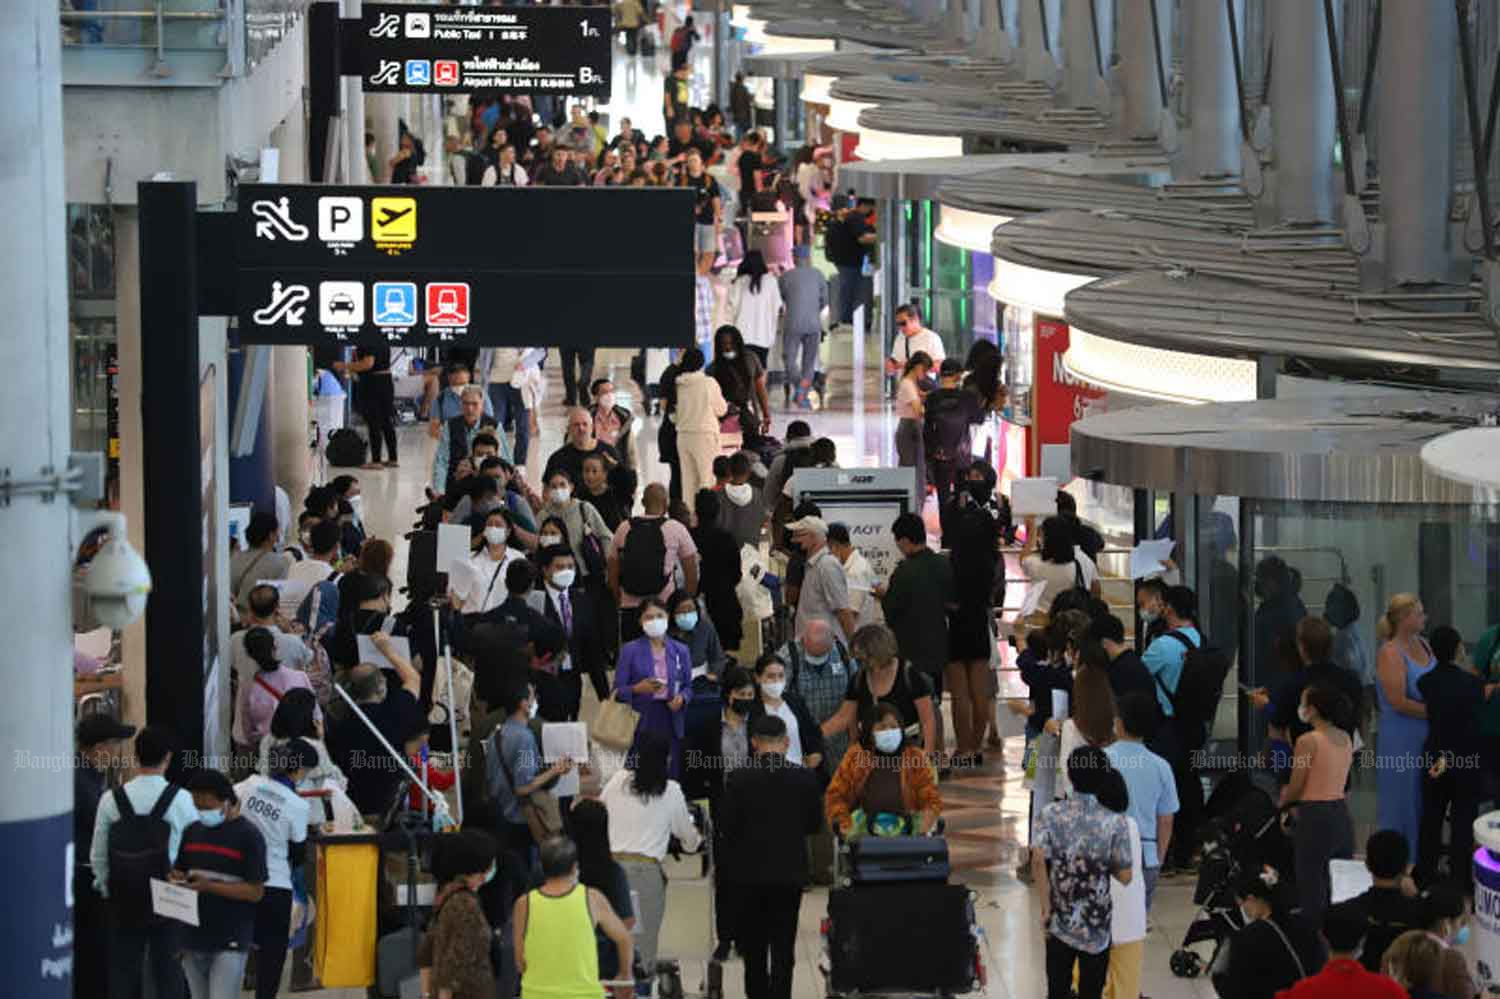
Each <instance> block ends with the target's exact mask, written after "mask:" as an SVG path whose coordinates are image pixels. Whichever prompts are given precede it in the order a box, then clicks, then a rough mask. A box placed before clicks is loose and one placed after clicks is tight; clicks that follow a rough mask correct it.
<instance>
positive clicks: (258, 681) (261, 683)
mask: <svg viewBox="0 0 1500 999" xmlns="http://www.w3.org/2000/svg"><path fill="white" fill-rule="evenodd" d="M255 685H256V686H257V687H259V688H260V689H261V690H264V691H265V692H266V693H268V694H270V695H271V699H272V700H274V701H275V702H276V703H278V704H280V703H281V698H282V697H283V696H284V695H283V694H282V692H281V691H279V690H277V689H276V688H275V687H273V686H271V685H270V684H269V683H267V682H266V678H265V677H263V676H260V675H259V674H257V675H256V677H255Z"/></svg>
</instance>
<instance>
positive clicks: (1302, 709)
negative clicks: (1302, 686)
mask: <svg viewBox="0 0 1500 999" xmlns="http://www.w3.org/2000/svg"><path fill="white" fill-rule="evenodd" d="M1297 720H1298V721H1299V722H1301V723H1302V724H1304V725H1311V724H1312V723H1313V717H1312V712H1311V711H1309V710H1308V709H1307V705H1306V704H1299V705H1297Z"/></svg>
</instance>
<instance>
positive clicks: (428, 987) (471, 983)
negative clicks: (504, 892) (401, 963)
mask: <svg viewBox="0 0 1500 999" xmlns="http://www.w3.org/2000/svg"><path fill="white" fill-rule="evenodd" d="M432 873H433V874H434V875H436V877H437V879H438V883H439V884H440V885H442V887H441V888H439V889H438V893H437V897H436V898H435V899H433V902H432V923H431V925H429V926H428V928H427V934H426V936H424V937H423V938H422V942H421V944H420V945H419V946H418V947H417V967H418V968H420V969H421V972H422V994H423V995H440V994H444V995H451V996H452V999H493V996H494V995H495V969H494V967H493V966H492V965H491V963H490V939H491V932H490V923H489V920H487V919H485V918H484V908H483V905H482V903H481V902H480V901H479V895H478V894H477V893H478V891H479V889H480V887H481V886H483V885H485V884H487V883H488V882H489V880H490V879H491V878H493V877H494V876H495V841H494V840H493V839H491V838H490V836H489V835H488V834H486V833H483V832H478V831H475V830H465V831H463V832H460V833H452V834H449V835H447V836H440V837H438V840H437V842H436V843H435V844H434V847H433V858H432Z"/></svg>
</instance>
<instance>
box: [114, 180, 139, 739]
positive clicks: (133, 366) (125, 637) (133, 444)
mask: <svg viewBox="0 0 1500 999" xmlns="http://www.w3.org/2000/svg"><path fill="white" fill-rule="evenodd" d="M140 242H141V238H140V224H139V221H138V217H137V214H136V210H135V208H134V206H131V207H126V208H117V209H115V316H116V319H115V338H116V341H117V344H118V350H117V355H118V357H119V364H120V374H119V377H118V378H117V380H116V382H115V384H116V386H117V387H118V389H119V393H120V512H121V513H123V514H124V515H125V517H126V519H127V520H129V522H130V531H129V534H130V543H131V544H132V545H134V546H135V549H136V551H141V552H143V551H145V550H146V479H145V467H146V466H145V452H144V450H143V448H142V447H141V441H142V438H143V436H144V433H143V431H142V428H141V268H140V252H139V251H140ZM120 659H121V662H122V663H123V664H124V667H125V668H124V672H123V675H122V679H123V681H124V685H125V687H124V691H123V698H124V716H125V721H126V722H127V723H128V724H130V725H136V726H140V725H144V724H145V723H146V618H145V616H144V615H143V616H142V617H141V618H140V620H138V621H136V622H135V623H134V624H132V625H131V626H130V627H128V628H126V629H125V630H124V631H123V632H122V633H121V635H120Z"/></svg>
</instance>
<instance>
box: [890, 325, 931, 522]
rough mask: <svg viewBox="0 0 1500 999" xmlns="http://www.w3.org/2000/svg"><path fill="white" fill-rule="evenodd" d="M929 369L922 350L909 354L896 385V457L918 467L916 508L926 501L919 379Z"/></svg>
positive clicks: (925, 465)
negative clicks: (909, 357)
mask: <svg viewBox="0 0 1500 999" xmlns="http://www.w3.org/2000/svg"><path fill="white" fill-rule="evenodd" d="M931 371H932V358H931V357H929V356H928V354H927V352H926V351H925V350H919V351H917V352H916V353H915V354H913V355H911V359H910V360H908V361H907V362H906V368H905V370H904V371H902V372H901V381H900V382H899V383H898V384H897V385H896V419H897V421H898V422H897V424H896V461H897V464H899V465H900V466H901V467H902V468H915V469H916V471H917V509H918V510H921V508H922V506H923V504H925V503H926V502H927V456H926V454H925V453H924V449H923V446H922V416H923V409H922V397H923V394H924V393H923V390H922V382H924V381H925V380H926V379H927V375H928V373H929V372H931Z"/></svg>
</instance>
